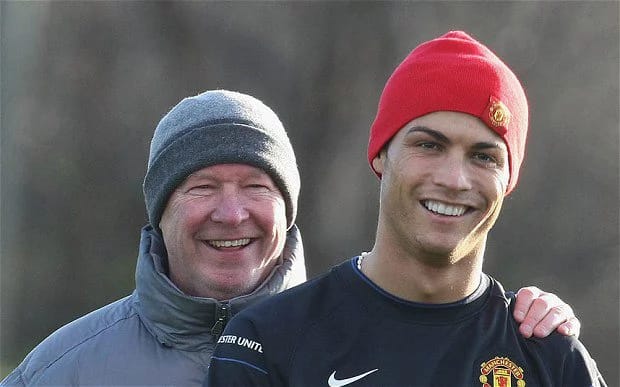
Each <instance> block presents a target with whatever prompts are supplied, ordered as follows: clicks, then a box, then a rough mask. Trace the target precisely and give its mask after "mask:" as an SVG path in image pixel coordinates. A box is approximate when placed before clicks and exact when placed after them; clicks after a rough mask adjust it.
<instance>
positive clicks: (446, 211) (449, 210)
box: [422, 200, 467, 216]
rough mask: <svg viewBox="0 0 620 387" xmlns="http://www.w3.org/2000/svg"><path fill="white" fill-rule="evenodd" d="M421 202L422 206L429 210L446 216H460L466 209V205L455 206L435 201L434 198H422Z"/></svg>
mask: <svg viewBox="0 0 620 387" xmlns="http://www.w3.org/2000/svg"><path fill="white" fill-rule="evenodd" d="M422 204H424V207H426V208H427V209H428V210H430V211H433V212H435V213H437V214H441V215H447V216H461V215H463V214H464V213H465V211H466V210H467V207H466V206H455V205H450V204H445V203H441V202H436V201H434V200H424V201H423V202H422Z"/></svg>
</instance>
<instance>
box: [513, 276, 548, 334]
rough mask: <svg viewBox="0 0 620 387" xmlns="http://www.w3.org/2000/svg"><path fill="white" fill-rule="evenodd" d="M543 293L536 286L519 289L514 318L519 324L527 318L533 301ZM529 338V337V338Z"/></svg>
mask: <svg viewBox="0 0 620 387" xmlns="http://www.w3.org/2000/svg"><path fill="white" fill-rule="evenodd" d="M541 293H542V291H541V290H540V289H538V288H537V287H536V286H528V287H525V288H521V289H519V291H518V292H517V300H516V302H515V307H514V312H513V316H514V318H515V320H517V322H523V319H525V316H526V315H527V313H528V311H529V310H530V306H531V305H532V301H533V300H534V299H536V298H538V297H539V296H540V295H541ZM528 337H529V336H528Z"/></svg>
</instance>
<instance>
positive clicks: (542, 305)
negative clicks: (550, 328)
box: [519, 293, 566, 337]
mask: <svg viewBox="0 0 620 387" xmlns="http://www.w3.org/2000/svg"><path fill="white" fill-rule="evenodd" d="M557 305H561V302H560V301H559V299H558V298H557V297H556V296H555V295H554V294H551V293H543V294H542V295H540V297H538V298H536V299H534V301H532V303H531V305H530V308H529V309H528V311H527V313H526V315H525V317H524V318H523V321H522V323H521V325H520V326H519V331H520V332H521V334H522V335H523V336H525V337H531V336H532V334H533V333H534V327H536V326H537V325H538V323H540V322H541V321H542V320H543V318H544V317H545V316H546V315H547V313H548V312H549V311H550V310H551V308H553V307H554V306H557ZM564 320H566V319H564ZM541 329H542V328H539V332H540V331H541Z"/></svg>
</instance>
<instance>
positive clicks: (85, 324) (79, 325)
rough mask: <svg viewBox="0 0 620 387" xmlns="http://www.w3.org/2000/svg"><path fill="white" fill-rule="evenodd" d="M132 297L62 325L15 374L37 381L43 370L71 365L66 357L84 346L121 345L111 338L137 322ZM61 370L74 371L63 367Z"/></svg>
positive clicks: (24, 378)
mask: <svg viewBox="0 0 620 387" xmlns="http://www.w3.org/2000/svg"><path fill="white" fill-rule="evenodd" d="M132 299H133V296H127V297H125V298H122V299H120V300H118V301H115V302H113V303H111V304H108V305H106V306H104V307H102V308H100V309H97V310H95V311H93V312H90V313H88V314H87V315H85V316H82V317H80V318H78V319H77V320H74V321H72V322H70V323H68V324H67V325H64V326H63V327H61V328H59V329H58V330H57V331H55V332H54V333H52V334H51V335H50V336H48V337H47V338H46V339H45V340H43V341H42V342H41V343H40V344H39V345H37V346H36V347H35V348H34V349H33V350H32V351H31V352H30V353H29V354H28V356H27V357H26V358H25V359H24V361H23V362H22V363H21V364H20V365H19V367H18V368H17V369H16V370H15V371H14V373H19V374H21V379H22V380H23V382H24V383H26V384H28V383H36V380H38V379H39V378H40V377H41V376H42V375H43V374H44V373H47V372H54V371H56V370H57V369H56V368H55V367H58V365H59V364H63V365H64V366H66V364H70V362H68V361H66V360H67V359H66V358H71V359H73V358H74V357H75V358H77V356H78V353H79V352H80V351H81V350H82V349H84V348H85V347H89V346H93V345H99V344H100V343H107V345H115V344H118V341H116V340H114V339H113V338H112V337H113V336H118V335H119V331H122V330H124V329H126V327H127V324H135V323H138V321H137V320H138V317H137V313H136V312H135V310H134V309H133V307H132ZM64 366H63V367H64ZM75 366H76V367H77V362H76V365H75ZM61 371H62V372H66V373H67V374H70V373H71V371H69V370H67V369H64V368H63V370H61Z"/></svg>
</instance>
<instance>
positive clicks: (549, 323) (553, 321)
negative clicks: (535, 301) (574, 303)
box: [534, 304, 573, 337]
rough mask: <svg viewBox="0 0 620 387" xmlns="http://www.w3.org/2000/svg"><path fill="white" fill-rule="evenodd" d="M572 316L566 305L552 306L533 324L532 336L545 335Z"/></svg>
mask: <svg viewBox="0 0 620 387" xmlns="http://www.w3.org/2000/svg"><path fill="white" fill-rule="evenodd" d="M572 316H573V311H572V309H571V308H570V306H568V305H565V304H564V305H559V306H554V307H552V308H551V309H550V310H549V311H548V313H547V314H546V315H545V316H544V318H543V319H542V320H541V321H540V322H539V323H538V324H536V326H534V336H536V337H547V336H548V335H549V334H550V333H551V332H553V331H554V330H555V329H556V328H557V327H559V326H560V325H561V324H563V323H564V322H566V321H567V320H568V319H569V318H571V317H572Z"/></svg>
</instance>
